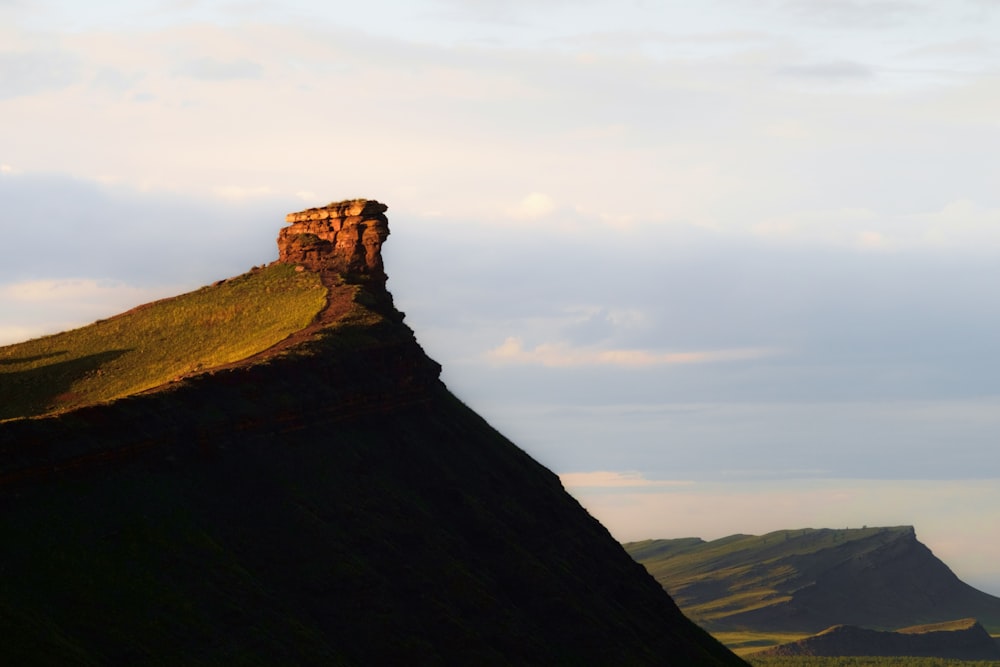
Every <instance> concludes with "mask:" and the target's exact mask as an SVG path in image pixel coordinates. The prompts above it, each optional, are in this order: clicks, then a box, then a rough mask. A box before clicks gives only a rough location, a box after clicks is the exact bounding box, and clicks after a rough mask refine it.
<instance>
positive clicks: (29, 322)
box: [0, 278, 180, 345]
mask: <svg viewBox="0 0 1000 667" xmlns="http://www.w3.org/2000/svg"><path fill="white" fill-rule="evenodd" d="M178 291H180V290H178V289H177V288H176V287H167V286H158V287H156V288H140V287H135V286H133V285H129V284H126V283H123V282H118V281H107V280H93V279H84V278H78V279H66V280H31V281H24V282H16V283H7V284H0V313H3V319H4V321H3V322H0V345H5V344H10V343H15V342H19V341H23V340H26V339H28V338H31V337H34V336H41V335H44V334H51V333H58V332H60V331H66V330H68V329H72V328H76V327H79V326H82V325H85V324H88V323H89V322H93V321H94V320H96V319H98V318H101V317H109V316H111V315H115V314H118V313H120V312H124V311H126V310H128V309H129V308H132V307H134V306H138V305H140V304H143V303H148V302H149V301H153V300H155V299H159V298H163V297H166V296H173V295H174V294H176V293H177V292H178Z"/></svg>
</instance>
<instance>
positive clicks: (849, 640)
mask: <svg viewBox="0 0 1000 667" xmlns="http://www.w3.org/2000/svg"><path fill="white" fill-rule="evenodd" d="M754 655H755V656H799V655H815V656H827V657H840V656H863V655H864V656H909V657H928V658H947V659H951V660H997V659H1000V648H998V647H997V643H996V642H995V641H994V640H993V638H992V637H990V634H989V633H988V632H986V630H985V629H984V628H983V626H982V625H980V624H979V623H978V622H976V620H975V619H973V618H969V619H964V620H963V621H960V622H956V623H953V624H951V625H950V627H948V628H946V629H936V628H933V627H926V628H908V629H903V630H899V631H897V632H882V631H878V630H869V629H867V628H859V627H855V626H851V625H838V626H834V627H832V628H829V629H827V630H824V631H823V632H821V633H820V634H818V635H815V636H813V637H807V638H805V639H801V640H799V641H796V642H791V643H789V644H783V645H781V646H775V647H774V648H770V649H766V650H764V651H760V652H757V653H755V654H754Z"/></svg>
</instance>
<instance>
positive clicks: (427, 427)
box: [0, 201, 743, 665]
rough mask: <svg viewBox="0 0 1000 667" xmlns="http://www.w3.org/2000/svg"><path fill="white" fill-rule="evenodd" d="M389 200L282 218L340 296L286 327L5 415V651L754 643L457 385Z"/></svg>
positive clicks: (692, 660) (116, 659)
mask: <svg viewBox="0 0 1000 667" xmlns="http://www.w3.org/2000/svg"><path fill="white" fill-rule="evenodd" d="M379 206H380V205H378V204H376V203H374V202H364V201H361V202H347V203H345V204H342V205H338V206H331V207H330V208H328V209H318V210H316V211H307V212H304V214H298V215H307V216H313V215H317V211H318V215H323V214H324V212H328V215H327V217H326V218H318V219H319V221H320V222H322V221H323V220H328V221H329V222H328V223H327V224H329V226H330V229H331V234H330V236H332V237H333V238H325V237H323V236H321V233H322V229H320V230H318V232H319V233H317V231H316V230H314V231H312V232H308V233H307V232H296V233H292V234H289V233H287V232H283V238H284V239H286V243H285V244H284V245H283V246H282V260H283V261H284V262H286V263H291V264H294V265H297V266H302V267H304V270H306V271H313V272H316V273H317V274H318V275H320V277H321V278H322V280H323V284H324V285H325V286H326V288H327V289H328V291H329V296H328V307H327V308H326V309H325V310H324V312H323V313H321V314H320V316H319V318H318V319H317V320H316V321H315V322H314V323H313V325H311V327H310V328H307V329H306V330H303V331H300V332H298V333H297V334H294V335H293V336H292V338H290V339H288V340H286V341H285V342H284V343H282V344H281V345H279V346H278V347H276V348H273V349H272V350H269V351H268V352H266V353H263V354H259V355H256V356H254V357H253V358H250V359H248V360H246V361H244V362H241V363H232V364H229V365H227V366H224V367H218V368H215V369H211V370H209V371H206V372H201V373H198V374H194V375H191V376H189V377H186V378H184V379H181V380H179V381H176V382H172V383H169V384H167V385H164V386H162V387H159V388H158V389H156V390H153V391H148V392H144V393H141V394H135V395H131V396H128V397H125V398H121V399H118V400H116V401H114V402H110V403H100V404H95V405H91V406H87V407H82V408H79V409H76V410H72V411H68V412H64V413H61V414H57V415H52V416H47V417H37V418H32V419H15V420H11V421H7V422H4V423H2V424H0V480H2V481H0V530H2V531H3V535H4V537H5V539H4V544H3V546H2V547H0V571H2V572H3V573H4V575H3V577H2V578H0V621H2V623H3V627H4V628H5V629H6V632H5V636H4V641H3V642H2V643H0V663H3V664H20V665H31V664H52V665H56V664H95V665H97V664H146V665H156V664H163V665H168V664H169V665H174V664H185V665H199V664H205V665H207V664H247V665H250V664H260V665H274V664H282V665H294V664H300V665H315V664H331V665H333V664H353V665H361V664H365V665H368V664H372V665H376V664H378V665H382V664H468V665H489V664H493V665H510V664H536V665H560V664H562V665H587V664H591V665H641V664H648V665H738V664H743V663H742V661H740V660H739V659H738V658H736V657H735V656H734V655H732V654H731V653H729V652H728V651H727V650H726V649H725V648H724V647H722V645H721V644H719V643H717V642H716V641H715V640H714V639H712V638H711V637H710V636H709V635H708V634H706V633H705V632H703V631H702V630H700V629H699V628H697V627H696V626H695V625H693V624H692V623H691V622H689V621H688V620H687V619H685V618H684V616H683V615H682V614H681V613H680V612H679V610H678V609H677V607H676V605H674V603H673V601H672V600H671V599H670V597H669V596H668V595H666V594H665V593H664V592H663V590H662V589H661V588H660V586H659V585H658V584H657V583H656V581H655V580H654V579H653V578H652V577H650V576H649V575H648V574H647V573H646V571H645V570H644V569H643V568H642V566H640V565H638V564H637V563H635V562H634V561H633V560H632V559H631V558H629V557H628V555H627V554H626V553H625V552H624V551H623V550H622V549H621V547H620V546H619V545H618V544H617V543H616V542H615V541H614V540H613V538H612V537H611V536H610V535H609V534H608V532H607V531H606V530H605V529H604V528H603V527H602V526H601V525H600V524H599V523H598V522H597V521H595V520H594V519H593V518H591V517H590V516H589V515H588V514H587V513H586V512H585V511H584V510H583V509H582V508H581V507H580V506H579V504H578V503H576V501H575V500H573V499H572V497H570V496H569V495H568V494H567V493H565V491H564V490H563V489H562V487H561V485H560V483H559V481H558V478H557V477H556V476H555V475H554V474H552V473H551V472H549V471H548V470H546V469H545V468H543V467H542V466H540V465H539V464H538V463H536V462H535V461H533V460H532V459H531V458H530V457H529V456H527V455H526V454H525V453H524V452H523V451H521V450H520V449H518V448H517V447H516V446H515V445H513V444H512V443H511V442H509V441H508V440H506V439H505V438H504V437H503V436H502V435H500V434H499V433H497V432H496V431H495V430H494V429H492V428H491V427H490V426H489V425H488V424H487V423H486V422H484V421H483V420H482V419H481V418H480V417H479V416H477V415H476V414H475V413H473V412H472V411H471V410H469V409H468V408H467V407H466V406H464V405H463V404H462V403H461V402H460V401H458V400H457V399H456V398H455V397H454V396H452V395H451V394H450V393H449V392H448V390H447V389H446V388H445V386H444V385H443V384H442V383H441V382H440V380H439V378H438V373H439V367H438V365H437V364H436V363H435V362H433V361H432V360H430V359H428V358H427V357H426V355H424V353H423V351H422V350H421V349H420V347H419V345H418V344H417V342H416V340H415V339H414V337H413V334H412V332H411V331H410V330H409V329H408V328H407V327H406V326H405V325H403V323H402V315H401V314H399V313H398V312H396V311H395V309H394V308H393V307H392V302H391V297H389V295H388V293H386V292H385V291H384V289H383V287H382V285H383V284H384V281H385V278H384V274H383V273H382V271H381V259H380V257H375V258H374V259H373V255H372V251H371V249H372V247H373V246H374V249H375V255H376V256H377V254H378V253H377V251H378V247H377V246H378V244H380V243H381V241H382V240H384V237H385V234H386V233H387V228H386V229H384V230H383V229H382V228H380V227H379V226H380V225H383V226H384V220H385V218H384V216H383V215H382V211H384V207H381V208H379ZM307 219H311V220H315V219H317V218H308V217H307ZM291 221H292V222H293V223H296V222H297V221H296V219H292V220H291ZM310 224H311V223H310ZM317 224H318V223H317ZM294 227H295V225H294V224H293V225H292V228H294ZM287 229H289V228H286V230H287ZM373 229H374V231H373ZM293 232H295V230H294V229H293ZM310 234H311V235H312V236H310ZM348 234H350V235H354V236H352V237H350V238H348V239H346V240H345V238H344V237H345V236H347V235H348ZM324 252H325V253H336V261H334V260H332V259H330V258H329V257H327V258H326V259H324V254H323V253H324ZM296 253H298V254H296ZM341 260H342V261H341ZM337 262H341V263H340V264H338V263H337ZM2 378H3V376H2V375H0V382H2V381H3V379H2Z"/></svg>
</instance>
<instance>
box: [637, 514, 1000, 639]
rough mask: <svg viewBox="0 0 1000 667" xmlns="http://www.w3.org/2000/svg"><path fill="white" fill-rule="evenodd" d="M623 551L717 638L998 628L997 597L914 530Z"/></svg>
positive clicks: (647, 545) (803, 534) (659, 543)
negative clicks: (958, 572) (958, 623)
mask: <svg viewBox="0 0 1000 667" xmlns="http://www.w3.org/2000/svg"><path fill="white" fill-rule="evenodd" d="M625 550H626V551H628V552H629V554H631V555H632V557H633V558H635V559H636V560H637V561H638V562H640V563H642V564H643V565H645V566H646V568H647V569H648V570H649V572H650V573H651V574H652V575H653V576H654V577H655V578H656V580H657V581H659V582H660V583H661V584H662V585H663V587H664V588H665V589H666V590H667V591H668V592H669V593H670V594H671V596H672V597H673V598H674V599H675V600H676V601H677V603H678V604H679V605H680V607H681V609H683V610H684V612H685V614H687V615H688V617H689V618H691V619H693V620H694V621H696V622H698V623H699V624H701V625H702V627H705V628H707V629H709V630H710V631H712V632H726V631H738V630H748V631H757V632H778V631H784V632H805V633H810V634H811V633H816V632H820V631H821V630H823V629H825V628H829V627H831V626H834V625H856V626H861V627H867V628H876V629H886V630H891V629H894V628H900V627H906V626H913V625H921V624H928V623H939V622H945V621H949V620H951V619H956V618H966V617H975V618H977V619H979V621H980V622H981V623H982V624H983V625H984V626H986V627H987V628H988V629H990V630H991V631H993V632H997V631H1000V598H996V597H993V596H992V595H988V594H986V593H983V592H982V591H978V590H976V589H974V588H972V587H971V586H969V585H968V584H965V583H963V582H962V581H960V580H959V579H958V577H956V576H955V574H954V573H953V572H952V571H951V570H950V569H948V567H947V566H946V565H945V564H944V563H942V562H941V561H940V560H939V559H938V558H936V557H935V556H934V554H933V553H931V551H930V550H929V549H928V548H927V547H926V546H924V545H923V544H921V543H920V542H919V541H918V540H917V538H916V534H915V532H914V530H913V528H912V527H910V526H899V527H894V528H862V529H843V530H834V529H819V530H816V529H804V530H782V531H777V532H774V533H768V534H767V535H762V536H754V535H732V536H730V537H725V538H722V539H718V540H713V541H711V542H705V541H703V540H700V539H697V538H686V539H676V540H647V541H643V542H632V543H629V544H626V545H625Z"/></svg>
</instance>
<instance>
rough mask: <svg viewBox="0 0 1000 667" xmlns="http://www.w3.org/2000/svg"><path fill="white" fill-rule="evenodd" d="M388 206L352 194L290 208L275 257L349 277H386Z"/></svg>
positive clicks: (279, 236)
mask: <svg viewBox="0 0 1000 667" xmlns="http://www.w3.org/2000/svg"><path fill="white" fill-rule="evenodd" d="M387 208H388V207H387V206H386V205H385V204H382V203H380V202H377V201H374V200H370V199H351V200H347V201H341V202H333V203H330V204H328V205H326V206H321V207H317V208H310V209H306V210H305V211H299V212H297V213H289V214H288V215H287V216H285V221H286V222H288V223H289V225H288V226H287V227H284V228H282V229H281V231H280V232H279V233H278V261H279V262H285V263H289V264H299V265H301V266H303V267H305V268H306V269H309V270H311V271H321V272H326V271H330V272H335V273H340V274H343V275H344V277H345V278H347V279H349V280H364V281H375V282H381V283H384V282H385V280H386V275H385V269H384V267H383V265H382V254H381V251H382V244H383V243H384V242H385V240H386V238H387V237H388V236H389V221H388V219H387V218H386V216H385V211H386V209H387Z"/></svg>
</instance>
